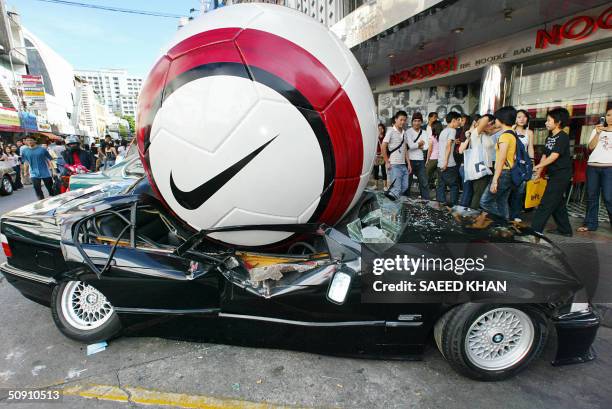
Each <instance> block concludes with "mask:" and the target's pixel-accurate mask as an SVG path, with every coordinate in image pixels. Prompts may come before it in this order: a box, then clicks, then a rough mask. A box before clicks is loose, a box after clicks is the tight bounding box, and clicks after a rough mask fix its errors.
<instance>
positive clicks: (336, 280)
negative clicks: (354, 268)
mask: <svg viewBox="0 0 612 409" xmlns="http://www.w3.org/2000/svg"><path fill="white" fill-rule="evenodd" d="M353 276H354V274H353V273H352V272H350V271H347V270H338V271H336V273H335V274H334V276H333V277H332V279H331V281H330V283H329V288H328V289H327V299H328V300H329V301H330V302H332V303H334V304H338V305H342V304H344V302H345V301H346V297H347V296H348V293H349V290H350V289H351V283H352V281H353Z"/></svg>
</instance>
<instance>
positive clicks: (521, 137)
mask: <svg viewBox="0 0 612 409" xmlns="http://www.w3.org/2000/svg"><path fill="white" fill-rule="evenodd" d="M516 136H518V138H519V141H521V142H522V143H523V145H524V146H525V149H527V148H528V147H529V135H523V134H520V133H518V132H517V133H516Z"/></svg>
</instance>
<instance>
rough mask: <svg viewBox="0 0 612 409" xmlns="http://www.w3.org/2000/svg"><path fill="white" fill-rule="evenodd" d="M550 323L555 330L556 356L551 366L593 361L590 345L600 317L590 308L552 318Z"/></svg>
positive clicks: (595, 334)
mask: <svg viewBox="0 0 612 409" xmlns="http://www.w3.org/2000/svg"><path fill="white" fill-rule="evenodd" d="M552 323H553V324H554V326H555V328H556V330H557V354H556V356H555V359H554V360H553V361H552V364H553V365H568V364H577V363H583V362H588V361H592V360H593V359H595V353H594V351H593V348H592V345H593V341H595V337H596V336H597V330H598V329H599V323H600V317H599V315H598V314H597V313H596V312H595V311H594V310H593V309H592V308H590V307H589V308H588V309H587V310H584V311H576V312H569V313H567V314H562V315H559V316H556V317H553V318H552Z"/></svg>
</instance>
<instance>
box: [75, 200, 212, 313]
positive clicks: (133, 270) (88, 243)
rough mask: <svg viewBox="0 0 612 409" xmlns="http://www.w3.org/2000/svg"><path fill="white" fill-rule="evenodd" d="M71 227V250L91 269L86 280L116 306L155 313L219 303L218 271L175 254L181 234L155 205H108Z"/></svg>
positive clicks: (204, 307) (206, 307)
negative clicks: (105, 208) (74, 241)
mask: <svg viewBox="0 0 612 409" xmlns="http://www.w3.org/2000/svg"><path fill="white" fill-rule="evenodd" d="M74 228H75V229H77V230H78V234H76V235H74V237H75V238H76V243H74V244H75V246H74V247H75V249H73V250H72V251H71V253H74V252H75V251H76V252H78V253H79V254H80V256H81V259H82V262H83V263H84V264H86V265H88V266H89V269H90V270H92V271H93V272H94V273H96V274H95V276H94V275H91V274H90V275H89V276H90V277H95V278H93V279H92V282H90V284H92V285H94V286H95V287H96V288H98V289H99V290H100V291H102V292H103V293H104V294H105V296H106V297H107V298H108V299H109V300H110V302H111V303H112V304H113V305H114V306H115V307H117V308H120V309H121V308H123V309H133V310H142V311H143V312H151V313H154V312H156V311H158V312H166V310H168V311H167V312H172V311H175V312H181V311H183V312H184V311H197V310H202V311H203V312H204V311H206V310H207V309H211V308H213V309H214V308H216V307H217V306H218V304H219V297H218V294H219V292H218V283H219V275H218V273H217V272H216V270H214V269H212V268H211V265H210V264H206V263H203V262H202V261H197V260H191V259H189V258H185V257H179V256H177V255H175V254H174V250H175V249H176V247H177V246H178V245H179V244H180V243H181V240H184V238H183V237H181V236H180V235H179V234H178V231H177V230H176V229H175V228H174V226H173V225H172V224H171V222H170V219H169V218H168V217H167V215H165V213H164V212H163V211H161V210H160V209H158V208H156V207H155V206H152V205H150V204H143V203H139V202H134V203H132V204H130V205H127V206H124V207H119V208H111V209H108V210H105V211H102V212H100V213H97V214H94V215H92V216H89V217H87V218H85V219H83V220H82V221H80V222H79V223H77V224H76V225H75V227H74ZM73 257H74V255H73ZM76 260H78V257H77V258H76Z"/></svg>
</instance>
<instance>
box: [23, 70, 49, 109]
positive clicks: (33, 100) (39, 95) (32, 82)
mask: <svg viewBox="0 0 612 409" xmlns="http://www.w3.org/2000/svg"><path fill="white" fill-rule="evenodd" d="M21 86H22V89H23V99H24V101H25V103H26V105H27V107H28V108H30V109H38V110H44V109H46V104H45V84H44V82H43V78H42V75H22V76H21Z"/></svg>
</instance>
